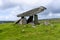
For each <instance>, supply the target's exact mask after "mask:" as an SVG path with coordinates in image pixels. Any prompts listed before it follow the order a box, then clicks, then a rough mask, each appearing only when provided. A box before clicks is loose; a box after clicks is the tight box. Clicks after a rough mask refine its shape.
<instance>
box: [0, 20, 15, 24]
mask: <svg viewBox="0 0 60 40" xmlns="http://www.w3.org/2000/svg"><path fill="white" fill-rule="evenodd" d="M13 22H14V21H0V24H2V23H13Z"/></svg>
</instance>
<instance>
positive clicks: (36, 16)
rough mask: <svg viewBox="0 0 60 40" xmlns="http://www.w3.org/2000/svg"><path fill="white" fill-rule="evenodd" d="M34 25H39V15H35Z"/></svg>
mask: <svg viewBox="0 0 60 40" xmlns="http://www.w3.org/2000/svg"><path fill="white" fill-rule="evenodd" d="M34 24H38V15H34Z"/></svg>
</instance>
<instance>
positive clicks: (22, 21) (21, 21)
mask: <svg viewBox="0 0 60 40" xmlns="http://www.w3.org/2000/svg"><path fill="white" fill-rule="evenodd" d="M19 24H27V21H26V18H24V17H21V19H20V22H19Z"/></svg>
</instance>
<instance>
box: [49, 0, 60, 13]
mask: <svg viewBox="0 0 60 40" xmlns="http://www.w3.org/2000/svg"><path fill="white" fill-rule="evenodd" d="M59 4H60V0H53V1H52V2H51V4H50V5H48V7H49V10H50V11H52V12H54V13H60V5H59Z"/></svg>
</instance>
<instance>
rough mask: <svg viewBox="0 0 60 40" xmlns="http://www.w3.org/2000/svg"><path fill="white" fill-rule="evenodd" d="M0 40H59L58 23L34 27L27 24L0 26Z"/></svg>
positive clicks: (59, 24)
mask: <svg viewBox="0 0 60 40" xmlns="http://www.w3.org/2000/svg"><path fill="white" fill-rule="evenodd" d="M51 24H52V25H51ZM0 40H60V23H58V22H56V23H53V22H52V23H50V24H48V25H45V24H43V23H41V24H40V25H36V26H35V27H33V26H32V25H29V24H27V25H18V24H16V25H15V24H13V23H8V24H0Z"/></svg>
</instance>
